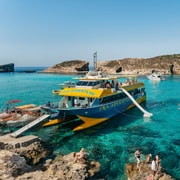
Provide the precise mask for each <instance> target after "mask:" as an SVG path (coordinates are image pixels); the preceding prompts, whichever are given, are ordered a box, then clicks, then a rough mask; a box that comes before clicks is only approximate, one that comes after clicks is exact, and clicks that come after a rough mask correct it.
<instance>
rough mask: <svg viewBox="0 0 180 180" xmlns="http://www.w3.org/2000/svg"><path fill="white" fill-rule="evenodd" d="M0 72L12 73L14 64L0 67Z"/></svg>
mask: <svg viewBox="0 0 180 180" xmlns="http://www.w3.org/2000/svg"><path fill="white" fill-rule="evenodd" d="M0 72H14V64H13V63H9V64H4V65H0Z"/></svg>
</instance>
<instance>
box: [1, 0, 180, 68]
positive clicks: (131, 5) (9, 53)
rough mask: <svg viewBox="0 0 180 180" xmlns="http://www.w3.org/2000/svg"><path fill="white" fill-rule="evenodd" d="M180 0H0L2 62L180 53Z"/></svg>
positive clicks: (19, 63) (31, 63)
mask: <svg viewBox="0 0 180 180" xmlns="http://www.w3.org/2000/svg"><path fill="white" fill-rule="evenodd" d="M179 8H180V0H149V1H148V0H0V64H7V63H14V64H15V66H16V67H24V66H26V67H27V66H30V67H35V66H53V65H55V64H58V63H61V62H63V61H68V60H78V59H79V60H86V61H88V62H89V63H90V64H93V53H94V52H97V59H98V61H106V60H115V59H123V58H150V57H155V56H160V55H167V54H179V53H180V10H179Z"/></svg>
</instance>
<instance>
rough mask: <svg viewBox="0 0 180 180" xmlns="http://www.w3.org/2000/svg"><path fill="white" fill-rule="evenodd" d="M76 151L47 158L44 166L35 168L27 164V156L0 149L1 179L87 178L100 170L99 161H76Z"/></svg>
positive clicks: (55, 179)
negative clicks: (54, 157) (53, 158)
mask: <svg viewBox="0 0 180 180" xmlns="http://www.w3.org/2000/svg"><path fill="white" fill-rule="evenodd" d="M73 154H74V153H70V154H68V155H65V156H59V157H57V158H56V159H55V160H54V161H53V160H47V161H46V164H45V165H44V166H41V168H38V166H37V167H36V168H35V167H34V166H29V165H27V164H26V161H25V158H23V157H21V156H20V155H18V154H16V153H13V152H10V151H7V150H1V151H0V179H3V180H11V179H12V180H25V179H30V180H42V179H43V180H49V179H51V180H68V179H76V180H85V179H88V178H90V177H92V176H94V175H95V174H96V173H97V172H99V170H100V164H99V163H98V162H95V161H92V162H88V161H87V162H86V163H83V164H81V163H74V156H73Z"/></svg>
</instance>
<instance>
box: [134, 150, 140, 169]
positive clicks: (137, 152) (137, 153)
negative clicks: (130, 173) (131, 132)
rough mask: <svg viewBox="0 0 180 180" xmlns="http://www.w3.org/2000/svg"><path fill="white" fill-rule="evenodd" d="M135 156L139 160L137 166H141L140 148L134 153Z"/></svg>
mask: <svg viewBox="0 0 180 180" xmlns="http://www.w3.org/2000/svg"><path fill="white" fill-rule="evenodd" d="M134 156H135V157H136V160H137V167H139V165H140V162H141V161H140V156H141V152H140V150H139V149H137V150H136V152H135V153H134Z"/></svg>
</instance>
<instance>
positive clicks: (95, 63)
mask: <svg viewBox="0 0 180 180" xmlns="http://www.w3.org/2000/svg"><path fill="white" fill-rule="evenodd" d="M93 62H94V71H96V70H97V52H95V53H94V54H93Z"/></svg>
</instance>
